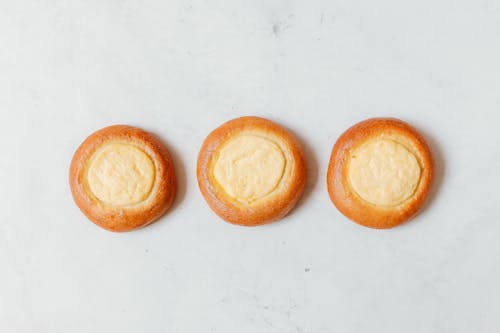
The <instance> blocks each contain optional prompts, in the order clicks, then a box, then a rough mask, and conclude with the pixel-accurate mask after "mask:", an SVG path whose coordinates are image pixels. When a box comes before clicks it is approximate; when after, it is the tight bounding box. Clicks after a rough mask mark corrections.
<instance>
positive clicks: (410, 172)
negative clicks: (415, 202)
mask: <svg viewBox="0 0 500 333" xmlns="http://www.w3.org/2000/svg"><path fill="white" fill-rule="evenodd" d="M420 172H421V171H420V166H419V164H418V161H417V159H416V158H415V155H413V154H412V153H411V152H410V151H408V149H406V148H405V147H404V146H403V145H402V144H399V143H397V142H396V141H394V140H389V139H380V138H379V139H372V140H370V141H367V142H365V143H364V144H362V145H361V146H359V147H358V148H357V149H355V150H354V151H352V152H351V155H350V162H349V167H348V177H349V181H350V184H351V186H352V188H353V189H354V191H355V192H356V193H357V194H358V195H359V196H360V197H361V198H363V199H364V200H366V201H368V202H370V203H372V204H375V205H384V206H395V205H397V204H400V203H401V202H403V201H405V200H406V199H408V198H409V197H410V196H411V195H412V194H413V193H414V192H415V189H416V188H417V185H418V182H419V179H420Z"/></svg>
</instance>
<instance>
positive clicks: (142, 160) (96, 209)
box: [69, 125, 176, 231]
mask: <svg viewBox="0 0 500 333" xmlns="http://www.w3.org/2000/svg"><path fill="white" fill-rule="evenodd" d="M69 181H70V186H71V192H72V193H73V198H74V199H75V202H76V204H77V205H78V207H79V208H80V210H81V211H82V212H83V213H84V214H85V215H86V216H87V217H88V218H89V219H90V220H91V221H92V222H94V223H95V224H97V225H99V226H101V227H103V228H104V229H107V230H110V231H129V230H134V229H137V228H139V227H142V226H145V225H147V224H149V223H151V222H153V221H154V220H155V219H157V218H158V217H160V216H161V215H162V214H163V213H165V212H166V211H167V209H168V208H169V207H170V205H171V204H172V201H173V199H174V196H175V190H176V179H175V171H174V165H173V162H172V158H171V157H170V154H169V153H168V151H167V149H166V148H165V147H164V146H163V144H162V143H161V142H160V141H159V140H158V139H156V138H155V137H154V136H153V135H151V134H149V133H148V132H145V131H143V130H141V129H139V128H135V127H131V126H124V125H115V126H109V127H106V128H103V129H101V130H99V131H97V132H95V133H93V134H92V135H90V136H89V137H88V138H87V139H86V140H85V141H84V142H83V143H82V144H81V146H80V147H79V148H78V149H77V151H76V153H75V155H74V156H73V160H72V161H71V166H70V172H69Z"/></svg>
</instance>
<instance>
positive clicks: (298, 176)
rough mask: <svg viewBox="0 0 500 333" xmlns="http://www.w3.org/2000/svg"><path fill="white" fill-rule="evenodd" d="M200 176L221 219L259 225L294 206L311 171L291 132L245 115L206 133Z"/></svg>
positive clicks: (281, 215) (199, 157)
mask: <svg viewBox="0 0 500 333" xmlns="http://www.w3.org/2000/svg"><path fill="white" fill-rule="evenodd" d="M197 175H198V184H199V186H200V190H201V193H202V194H203V196H204V197H205V199H206V201H207V203H208V205H209V206H210V207H211V208H212V210H213V211H214V212H215V213H216V214H217V215H219V216H220V217H221V218H222V219H224V220H226V221H227V222H230V223H234V224H239V225H243V226H255V225H260V224H265V223H269V222H273V221H276V220H278V219H281V218H282V217H284V216H285V215H286V214H287V213H288V212H289V211H290V210H291V209H292V208H293V207H294V206H295V204H296V203H297V201H298V200H299V198H300V196H301V195H302V192H303V191H304V187H305V184H306V178H307V177H306V175H307V170H306V162H305V158H304V152H303V150H302V147H301V145H300V143H299V142H298V141H297V139H295V137H294V136H293V135H292V134H291V133H290V132H288V131H287V130H285V129H284V128H283V127H281V126H279V125H277V124H275V123H273V122H271V121H269V120H267V119H263V118H259V117H241V118H237V119H233V120H231V121H229V122H227V123H225V124H223V125H222V126H220V127H218V128H217V129H215V130H214V131H213V132H212V133H210V134H209V135H208V137H207V138H206V139H205V142H204V143H203V145H202V147H201V150H200V153H199V155H198V165H197Z"/></svg>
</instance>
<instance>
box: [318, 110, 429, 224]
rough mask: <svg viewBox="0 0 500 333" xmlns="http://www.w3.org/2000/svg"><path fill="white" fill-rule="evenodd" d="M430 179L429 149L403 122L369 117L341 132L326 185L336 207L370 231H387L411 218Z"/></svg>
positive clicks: (426, 189) (412, 129) (417, 134)
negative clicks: (383, 229) (384, 229)
mask: <svg viewBox="0 0 500 333" xmlns="http://www.w3.org/2000/svg"><path fill="white" fill-rule="evenodd" d="M432 177H433V162H432V156H431V152H430V149H429V147H428V145H427V144H426V142H425V140H424V139H423V137H422V136H421V135H420V134H419V133H418V132H417V130H415V129H414V128H413V127H411V126H410V125H408V124H407V123H405V122H403V121H401V120H398V119H393V118H373V119H368V120H365V121H363V122H360V123H358V124H356V125H354V126H353V127H351V128H349V129H348V130H347V131H346V132H344V133H343V134H342V135H341V136H340V138H339V139H338V140H337V142H336V143H335V146H334V147H333V151H332V154H331V157H330V164H329V166H328V174H327V186H328V192H329V194H330V198H331V200H332V202H333V203H334V204H335V206H336V207H337V208H338V209H339V210H340V211H341V212H342V213H343V214H344V215H345V216H347V217H348V218H350V219H351V220H353V221H354V222H357V223H359V224H361V225H364V226H367V227H371V228H391V227H394V226H396V225H399V224H401V223H403V222H405V221H407V220H408V219H410V218H411V217H412V216H414V215H415V214H416V213H417V212H418V210H419V209H420V208H421V206H422V204H423V203H424V200H425V198H426V197H427V194H428V192H429V189H430V186H431V182H432Z"/></svg>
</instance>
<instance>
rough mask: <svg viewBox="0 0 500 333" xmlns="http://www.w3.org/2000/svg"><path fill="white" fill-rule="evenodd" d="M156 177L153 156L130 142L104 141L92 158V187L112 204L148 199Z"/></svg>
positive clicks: (128, 203) (90, 168)
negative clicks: (105, 142)
mask: <svg viewBox="0 0 500 333" xmlns="http://www.w3.org/2000/svg"><path fill="white" fill-rule="evenodd" d="M154 179H155V166H154V163H153V161H152V160H151V158H150V157H149V155H148V154H146V153H145V152H144V151H143V150H141V149H139V148H138V147H136V146H133V145H130V144H124V143H116V142H115V143H113V142H111V143H107V144H104V145H103V146H102V147H100V148H99V149H98V150H97V151H96V152H95V153H94V155H93V156H92V157H91V159H90V161H89V166H88V172H87V182H88V185H89V188H90V190H91V191H92V193H93V194H94V195H95V196H96V197H97V199H99V200H100V201H102V202H104V203H106V204H109V205H113V206H125V205H132V204H136V203H139V202H141V201H144V200H145V199H146V198H147V197H148V195H149V193H150V192H151V188H152V186H153V182H154Z"/></svg>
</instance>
